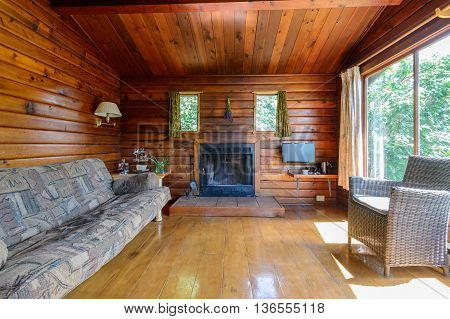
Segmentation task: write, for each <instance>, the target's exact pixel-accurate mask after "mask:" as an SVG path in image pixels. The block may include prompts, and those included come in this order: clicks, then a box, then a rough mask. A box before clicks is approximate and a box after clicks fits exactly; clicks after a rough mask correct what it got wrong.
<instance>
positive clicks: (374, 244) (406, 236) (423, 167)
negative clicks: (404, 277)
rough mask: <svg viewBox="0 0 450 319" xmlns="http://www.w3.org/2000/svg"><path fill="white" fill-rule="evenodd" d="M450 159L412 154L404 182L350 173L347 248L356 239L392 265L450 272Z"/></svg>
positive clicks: (387, 265) (386, 267) (387, 266)
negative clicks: (449, 248) (449, 242)
mask: <svg viewBox="0 0 450 319" xmlns="http://www.w3.org/2000/svg"><path fill="white" fill-rule="evenodd" d="M449 211H450V159H432V158H425V157H420V156H411V157H410V158H409V160H408V165H407V168H406V172H405V175H404V178H403V182H394V181H386V180H376V179H371V178H363V177H350V196H349V207H348V249H349V251H350V252H351V239H352V238H355V239H357V240H359V241H360V242H362V243H363V244H365V245H366V246H368V247H369V248H370V249H372V250H373V251H374V252H375V254H376V255H377V257H378V258H380V259H381V260H382V261H383V264H384V275H385V276H389V275H390V268H391V267H402V266H436V267H442V268H443V270H444V275H446V276H448V274H449V264H448V252H447V247H446V245H447V232H448V218H449Z"/></svg>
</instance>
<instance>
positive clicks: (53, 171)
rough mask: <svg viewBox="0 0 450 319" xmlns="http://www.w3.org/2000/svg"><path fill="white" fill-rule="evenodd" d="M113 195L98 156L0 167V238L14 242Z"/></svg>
mask: <svg viewBox="0 0 450 319" xmlns="http://www.w3.org/2000/svg"><path fill="white" fill-rule="evenodd" d="M113 196H114V193H113V191H112V177H111V174H109V172H108V170H107V168H106V166H105V164H104V163H103V162H102V161H101V160H99V159H85V160H79V161H74V162H69V163H61V164H52V165H45V166H36V167H24V168H13V169H0V239H2V240H3V241H4V242H5V243H6V245H7V246H11V245H14V244H16V243H19V242H21V241H23V240H25V239H27V238H29V237H31V236H34V235H36V234H38V233H41V232H43V231H46V230H49V229H52V228H54V227H56V226H59V225H61V224H62V223H64V222H66V221H68V220H71V219H73V218H75V217H77V216H79V215H81V214H84V213H86V212H88V211H90V210H92V209H94V208H96V207H98V206H99V205H101V204H102V203H104V202H106V201H107V200H109V199H110V198H112V197H113Z"/></svg>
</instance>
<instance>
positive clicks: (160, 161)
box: [150, 156, 169, 174]
mask: <svg viewBox="0 0 450 319" xmlns="http://www.w3.org/2000/svg"><path fill="white" fill-rule="evenodd" d="M150 161H151V162H152V163H153V164H154V165H155V173H156V174H162V173H165V172H166V165H167V164H169V158H167V157H161V158H158V157H154V156H152V157H150Z"/></svg>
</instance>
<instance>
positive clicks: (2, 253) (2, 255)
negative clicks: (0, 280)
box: [0, 240, 8, 269]
mask: <svg viewBox="0 0 450 319" xmlns="http://www.w3.org/2000/svg"><path fill="white" fill-rule="evenodd" d="M6 259H8V247H6V244H5V243H4V242H3V240H0V269H2V267H3V266H4V265H5V264H6Z"/></svg>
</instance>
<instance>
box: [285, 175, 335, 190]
mask: <svg viewBox="0 0 450 319" xmlns="http://www.w3.org/2000/svg"><path fill="white" fill-rule="evenodd" d="M288 175H289V176H291V177H293V178H295V181H296V182H297V185H296V186H297V192H298V191H299V190H300V182H301V181H316V180H327V181H328V193H329V194H330V196H331V182H332V181H337V179H338V176H337V175H330V174H326V175H325V174H318V175H315V174H297V173H294V172H289V171H288Z"/></svg>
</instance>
